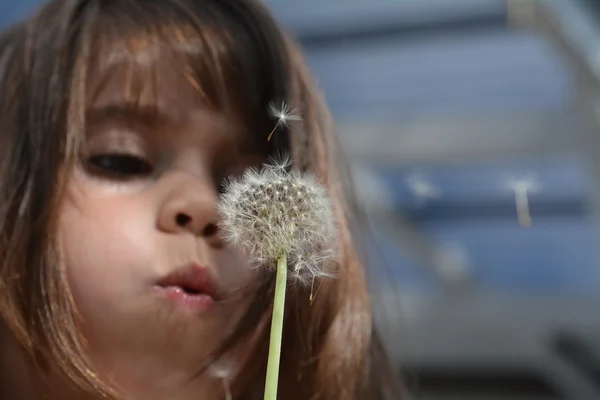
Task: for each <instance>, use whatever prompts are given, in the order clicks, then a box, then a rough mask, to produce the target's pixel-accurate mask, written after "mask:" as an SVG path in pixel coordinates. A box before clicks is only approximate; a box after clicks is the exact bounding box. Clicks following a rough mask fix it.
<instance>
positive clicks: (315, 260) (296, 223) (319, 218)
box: [220, 158, 337, 400]
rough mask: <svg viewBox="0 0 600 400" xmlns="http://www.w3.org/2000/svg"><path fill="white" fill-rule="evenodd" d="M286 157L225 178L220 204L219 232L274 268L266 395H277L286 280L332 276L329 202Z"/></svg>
mask: <svg viewBox="0 0 600 400" xmlns="http://www.w3.org/2000/svg"><path fill="white" fill-rule="evenodd" d="M290 166H291V162H290V160H289V159H288V158H282V159H281V160H279V161H274V162H273V163H270V164H266V165H265V166H264V167H263V168H262V169H261V170H260V171H258V170H254V169H249V170H247V171H246V172H245V173H244V174H243V176H242V177H241V178H240V179H236V180H230V181H229V182H228V183H227V184H226V187H225V193H224V194H223V197H222V199H221V203H220V213H221V215H222V217H223V221H222V223H221V228H222V232H223V234H224V237H225V239H226V240H228V241H229V242H230V243H231V244H232V245H234V246H237V247H239V248H241V249H242V250H243V251H244V252H245V253H246V254H247V255H248V257H249V259H250V262H251V264H253V266H254V267H267V268H269V269H272V268H274V267H275V268H276V272H277V277H276V283H275V300H274V304H273V316H272V324H271V341H270V347H269V360H268V365H267V381H266V386H265V400H274V399H276V394H277V383H278V374H279V360H280V354H281V336H282V332H283V313H284V305H285V291H286V286H287V282H288V279H289V280H292V281H294V282H299V283H301V284H305V285H311V284H312V283H313V282H314V280H315V279H317V278H323V277H331V276H333V272H332V271H331V270H330V269H329V268H328V267H329V266H330V264H331V260H332V259H334V258H335V256H336V251H335V245H334V243H335V239H336V234H337V230H336V227H335V222H334V216H333V209H332V204H331V202H330V200H329V197H328V196H327V192H326V190H325V188H324V187H323V186H321V185H320V184H319V182H318V181H317V179H316V177H315V176H314V175H312V174H309V173H302V172H299V171H296V170H293V169H291V168H290Z"/></svg>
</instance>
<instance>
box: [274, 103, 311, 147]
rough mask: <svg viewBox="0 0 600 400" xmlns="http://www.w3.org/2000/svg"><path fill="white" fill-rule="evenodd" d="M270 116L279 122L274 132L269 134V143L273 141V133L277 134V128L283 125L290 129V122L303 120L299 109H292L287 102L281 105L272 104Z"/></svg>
mask: <svg viewBox="0 0 600 400" xmlns="http://www.w3.org/2000/svg"><path fill="white" fill-rule="evenodd" d="M269 115H270V116H271V117H272V118H275V119H276V120H277V124H275V127H274V128H273V130H272V131H271V133H269V137H268V138H267V141H269V140H271V137H272V136H273V133H275V131H276V130H277V128H279V127H280V126H282V125H283V126H285V127H288V126H289V123H290V121H301V120H302V117H301V116H300V115H299V114H298V109H297V108H294V109H290V106H289V105H288V104H287V103H286V102H285V101H282V102H281V103H280V104H279V105H277V104H275V103H274V102H270V103H269Z"/></svg>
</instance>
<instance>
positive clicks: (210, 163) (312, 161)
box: [0, 0, 399, 400]
mask: <svg viewBox="0 0 600 400" xmlns="http://www.w3.org/2000/svg"><path fill="white" fill-rule="evenodd" d="M0 43H1V44H2V53H1V56H0V135H1V138H0V143H2V147H1V148H0V149H1V150H0V151H1V152H2V154H1V156H0V232H1V236H0V238H1V240H2V243H1V246H0V311H1V315H2V332H1V333H0V334H1V337H0V339H1V340H0V347H1V348H0V368H1V370H0V376H1V377H2V381H1V385H2V386H1V387H0V398H2V399H16V398H18V399H22V400H27V399H41V398H48V399H60V400H69V399H77V400H79V399H97V398H108V399H127V400H154V399H156V400H165V399H169V400H187V399H218V398H224V396H226V395H231V396H232V397H233V398H236V399H262V391H263V387H264V376H265V366H266V354H267V349H268V330H269V329H268V328H269V326H268V325H269V324H268V322H269V321H270V314H269V313H270V309H269V306H270V302H271V301H272V298H273V296H272V291H273V276H272V274H271V273H267V272H266V270H265V271H256V270H252V269H250V268H248V265H247V264H246V263H245V261H244V258H243V257H242V256H241V254H239V252H238V251H236V250H235V249H232V248H229V247H228V246H227V245H226V243H224V242H223V241H222V239H221V238H220V235H219V231H218V223H219V216H218V213H217V203H218V199H219V191H220V187H221V183H222V182H223V179H225V178H226V177H228V176H230V175H236V174H239V173H241V172H242V171H244V170H245V169H246V168H248V167H252V166H260V165H261V164H262V163H263V162H265V161H266V160H267V158H268V157H269V156H271V155H272V154H274V153H277V152H282V151H283V152H285V151H288V152H290V153H291V154H292V155H293V157H294V160H295V162H296V163H297V167H298V168H303V169H308V170H312V171H314V172H315V173H317V174H318V175H319V177H320V178H321V179H322V181H323V182H324V183H326V184H327V185H328V187H329V190H330V194H331V196H332V198H333V200H334V203H335V205H336V209H337V210H338V212H339V224H340V230H341V232H342V235H341V237H340V241H341V243H340V245H341V247H342V249H343V256H342V258H341V260H340V266H339V274H338V277H337V279H335V280H329V281H324V282H323V283H322V286H321V287H320V288H319V290H318V293H317V296H316V297H315V300H314V302H311V301H310V293H311V292H310V288H300V287H292V289H290V292H289V294H288V300H287V303H286V307H287V309H286V321H285V332H284V339H283V353H282V364H281V374H280V385H279V387H280V391H279V398H280V399H286V400H287V399H291V400H294V399H298V400H300V399H302V400H308V399H327V400H331V399H339V400H365V399H394V400H395V399H398V398H399V392H398V388H397V385H396V383H395V380H396V378H395V375H394V373H393V370H392V368H391V367H390V364H389V362H388V359H387V356H386V354H385V352H384V350H383V348H382V345H381V343H380V339H379V336H378V334H377V332H376V330H375V329H374V327H373V322H372V316H371V307H370V301H369V296H368V293H367V283H366V278H365V272H364V269H363V266H362V264H361V262H360V261H359V255H358V251H357V250H356V247H355V243H354V242H353V238H352V236H351V233H350V232H351V230H354V229H355V228H356V227H355V226H353V225H352V224H353V220H352V219H351V216H352V215H354V211H353V210H351V209H350V206H349V204H351V202H349V201H348V197H346V196H345V194H344V192H343V190H342V182H345V177H344V176H343V174H342V173H341V171H342V170H343V169H338V168H339V164H340V163H339V160H338V154H337V153H338V149H339V146H338V144H337V142H336V137H335V134H334V130H333V126H332V124H331V120H330V116H329V114H328V112H327V110H326V108H325V106H324V103H323V100H322V99H321V98H320V96H319V95H318V93H317V91H316V90H315V87H314V84H313V82H312V79H311V78H310V76H309V73H308V72H307V69H306V66H305V64H304V61H303V60H302V57H301V55H300V53H299V50H298V48H297V47H296V45H295V44H293V43H292V42H291V41H290V40H289V39H288V38H287V37H286V36H285V35H283V34H282V33H281V32H280V30H279V29H278V28H277V27H276V25H275V23H274V21H273V19H272V18H271V17H270V15H269V14H268V12H267V11H266V10H265V8H264V7H263V6H261V5H260V4H258V3H254V2H253V1H251V0H54V1H51V2H49V3H48V4H46V5H45V6H43V7H42V8H41V9H40V10H39V12H38V13H37V14H35V15H34V16H33V17H31V18H30V19H28V20H26V21H24V22H22V23H21V24H19V25H16V26H14V27H12V28H11V29H10V30H9V31H6V32H4V34H3V36H2V38H1V39H0ZM282 100H283V101H285V102H286V103H288V104H289V105H290V106H291V108H296V109H298V112H299V113H300V114H301V115H302V117H303V121H302V122H300V123H294V124H293V126H291V128H290V129H289V130H288V129H287V127H285V126H284V127H280V129H279V130H278V131H276V132H275V134H274V136H273V139H272V140H267V136H268V134H269V132H270V131H271V130H272V129H273V127H274V126H275V123H276V121H274V120H273V117H272V116H270V115H269V113H268V111H267V110H268V105H269V104H270V103H271V102H273V101H276V102H280V101H282ZM281 128H283V129H281ZM226 389H227V390H226Z"/></svg>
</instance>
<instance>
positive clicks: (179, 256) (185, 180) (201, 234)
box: [60, 63, 266, 400]
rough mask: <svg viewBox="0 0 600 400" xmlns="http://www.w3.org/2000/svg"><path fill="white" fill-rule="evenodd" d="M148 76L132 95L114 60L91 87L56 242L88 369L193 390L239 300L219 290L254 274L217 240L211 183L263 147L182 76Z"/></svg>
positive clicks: (126, 383)
mask: <svg viewBox="0 0 600 400" xmlns="http://www.w3.org/2000/svg"><path fill="white" fill-rule="evenodd" d="M157 75H158V76H159V77H160V79H159V80H158V81H156V82H151V83H149V84H148V85H142V86H141V87H142V90H141V92H140V96H138V97H136V98H135V101H131V100H130V97H131V96H127V95H126V94H127V90H125V88H126V87H127V86H128V85H127V84H126V83H127V82H128V81H129V78H130V77H129V76H127V74H126V73H125V71H120V70H119V69H117V68H115V70H114V71H110V74H109V75H108V76H110V78H109V79H108V81H103V82H102V85H101V86H100V85H99V84H98V90H94V91H93V92H94V98H93V99H91V100H90V103H91V106H90V108H89V110H88V115H87V121H88V122H87V125H88V129H87V132H86V137H87V139H86V144H85V146H84V147H85V148H84V150H85V151H84V154H85V156H84V158H83V159H84V163H83V164H82V165H80V166H78V167H76V170H75V172H74V174H73V176H72V178H71V181H70V184H69V188H70V190H69V195H68V196H67V199H66V201H65V202H64V204H63V206H62V209H61V219H60V240H61V242H62V247H63V253H64V265H65V268H66V273H67V276H68V279H69V282H70V285H71V289H72V292H73V296H74V300H75V303H76V305H77V307H78V310H79V312H80V314H81V316H82V319H83V329H84V333H85V336H86V339H87V340H88V342H89V346H90V349H91V357H92V360H93V361H94V362H95V363H96V364H97V365H98V367H99V368H100V370H101V371H102V372H103V373H104V374H106V376H107V377H108V378H110V379H113V380H114V381H113V383H116V384H117V386H120V387H121V388H122V389H123V390H124V391H125V392H126V393H128V394H129V395H132V396H133V397H134V398H136V399H144V400H151V399H161V400H162V399H165V398H169V399H185V398H188V395H187V394H188V393H189V397H192V398H194V396H195V398H198V397H197V396H198V395H199V393H202V390H201V389H200V388H199V386H202V387H205V386H206V381H205V379H206V378H203V379H204V381H201V380H200V379H192V378H193V377H194V376H195V375H194V374H195V373H197V372H198V370H199V368H200V367H201V365H202V362H203V361H205V358H206V356H207V355H208V353H209V352H210V351H211V350H214V349H215V346H217V345H218V344H219V341H220V340H222V339H223V337H224V336H225V335H226V334H227V332H228V329H229V328H231V327H232V326H233V325H234V324H235V323H236V322H237V321H238V319H239V318H240V316H241V314H243V313H244V311H245V309H246V304H247V303H248V300H247V299H243V298H240V297H238V298H234V297H233V296H232V295H231V292H232V291H234V290H235V289H239V288H241V287H243V286H244V285H247V284H249V283H251V282H254V281H255V279H257V276H256V274H258V272H256V271H255V270H252V269H250V268H249V267H248V265H247V264H246V263H245V260H244V257H243V256H242V255H241V254H239V253H238V252H236V251H235V250H233V249H231V248H228V247H227V246H226V245H225V243H223V242H222V240H221V239H220V238H219V234H218V231H217V224H218V222H219V216H218V213H217V202H218V199H219V188H220V184H221V183H222V180H223V179H224V178H226V177H227V176H228V175H231V174H237V173H241V172H242V171H243V170H244V169H245V168H247V167H250V166H259V165H260V164H262V163H263V162H264V161H265V156H264V154H260V152H258V151H253V150H252V147H251V143H250V142H249V137H248V136H249V135H248V134H249V132H246V131H244V128H243V127H242V126H239V125H237V124H236V123H235V121H233V120H231V118H228V117H226V116H225V115H224V114H220V113H217V112H215V111H211V110H209V109H208V108H207V107H206V106H204V104H205V102H204V101H203V99H202V97H201V91H199V90H198V89H197V87H195V85H193V84H192V83H190V81H189V80H188V79H186V78H184V77H183V76H182V75H180V74H178V73H176V72H175V71H174V70H171V69H170V68H169V67H168V65H166V63H165V65H163V66H161V67H160V68H159V73H158V74H157ZM94 85H95V83H93V82H92V86H91V87H92V88H94ZM265 140H266V139H265ZM219 384H221V382H219Z"/></svg>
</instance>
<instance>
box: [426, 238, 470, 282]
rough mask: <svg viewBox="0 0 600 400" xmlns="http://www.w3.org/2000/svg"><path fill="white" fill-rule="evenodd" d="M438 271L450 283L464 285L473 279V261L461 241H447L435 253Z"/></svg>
mask: <svg viewBox="0 0 600 400" xmlns="http://www.w3.org/2000/svg"><path fill="white" fill-rule="evenodd" d="M435 259H436V271H437V273H438V275H439V276H440V277H441V278H442V279H443V280H444V281H445V282H446V283H448V284H451V285H462V284H465V283H467V282H469V281H470V280H471V276H472V274H471V262H470V259H469V254H468V252H467V250H466V249H465V248H464V246H462V245H461V244H459V243H445V244H442V245H440V246H438V248H437V252H436V254H435Z"/></svg>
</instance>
